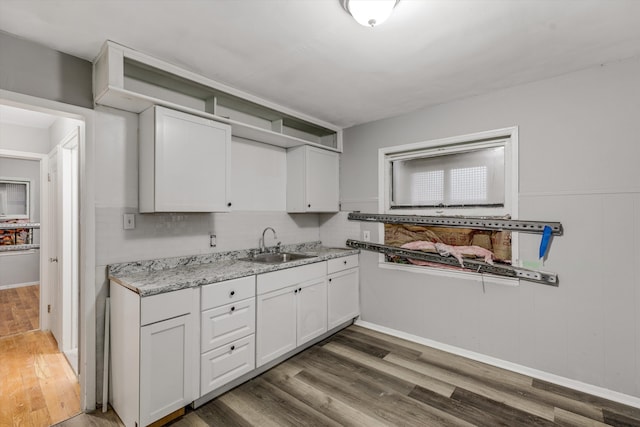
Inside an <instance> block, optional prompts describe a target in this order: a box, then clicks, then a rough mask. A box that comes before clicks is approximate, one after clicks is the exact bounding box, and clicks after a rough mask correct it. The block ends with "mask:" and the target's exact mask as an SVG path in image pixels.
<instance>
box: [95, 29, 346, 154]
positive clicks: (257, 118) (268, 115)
mask: <svg viewBox="0 0 640 427" xmlns="http://www.w3.org/2000/svg"><path fill="white" fill-rule="evenodd" d="M93 76H94V77H93V78H94V83H93V85H94V94H95V99H94V101H95V103H96V104H101V105H106V106H110V107H114V108H118V109H121V110H126V111H131V112H134V113H141V112H143V111H145V110H147V109H148V108H150V107H152V106H153V105H162V106H165V107H168V108H171V109H176V110H181V111H183V112H186V113H189V114H193V115H197V116H200V117H203V118H206V119H210V120H215V121H218V122H221V123H226V124H228V125H230V126H231V132H232V135H233V136H236V137H240V138H245V139H250V140H253V141H258V142H262V143H265V144H270V145H275V146H278V147H283V148H291V147H297V146H301V145H311V146H315V147H319V148H323V149H325V150H330V151H336V152H341V151H342V130H341V129H340V128H338V127H336V126H334V125H331V124H329V123H325V122H322V121H320V120H316V119H314V118H312V117H309V116H306V115H304V114H301V113H297V112H295V111H292V110H290V109H288V108H286V107H282V106H279V105H277V104H274V103H271V102H269V101H266V100H263V99H261V98H258V97H255V96H253V95H250V94H247V93H244V92H241V91H238V90H236V89H234V88H231V87H228V86H226V85H222V84H220V83H218V82H215V81H213V80H210V79H207V78H205V77H203V76H200V75H198V74H195V73H193V72H190V71H188V70H184V69H182V68H179V67H177V66H174V65H172V64H169V63H167V62H164V61H161V60H158V59H156V58H153V57H151V56H148V55H145V54H142V53H140V52H137V51H135V50H133V49H129V48H126V47H124V46H121V45H118V44H117V43H114V42H110V41H108V42H106V43H105V45H104V46H103V48H102V50H101V52H100V54H99V56H98V57H97V59H96V60H95V61H94V73H93Z"/></svg>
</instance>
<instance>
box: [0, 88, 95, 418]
mask: <svg viewBox="0 0 640 427" xmlns="http://www.w3.org/2000/svg"><path fill="white" fill-rule="evenodd" d="M0 104H5V105H10V106H14V107H18V108H23V109H27V110H34V111H40V112H44V113H48V114H53V115H56V116H59V117H67V118H71V119H76V120H80V121H82V122H83V124H82V125H81V126H80V135H79V141H78V172H79V179H78V181H79V182H78V183H79V191H78V193H79V210H80V213H79V216H78V217H79V221H80V224H79V237H80V243H79V266H80V271H79V287H80V298H79V315H80V322H79V323H80V324H79V333H78V353H79V361H78V369H79V377H78V381H79V383H80V408H81V409H82V411H84V412H87V411H91V410H94V409H95V408H96V267H95V262H96V258H95V253H96V250H95V244H96V241H95V206H94V204H95V203H94V200H95V187H94V164H95V162H94V152H95V142H94V127H95V119H94V111H93V110H90V109H88V108H84V107H78V106H75V105H70V104H64V103H61V102H57V101H52V100H48V99H43V98H38V97H34V96H30V95H25V94H21V93H17V92H11V91H7V90H2V89H0ZM6 151H9V150H6ZM28 154H33V153H28ZM40 165H41V166H40V168H41V169H40V170H41V180H42V179H43V178H44V179H45V185H46V174H47V171H48V164H47V165H46V166H47V167H46V169H45V170H44V172H42V171H43V169H42V168H43V167H44V166H43V162H41V163H40ZM45 188H46V187H45ZM41 193H42V192H41ZM41 197H42V196H41ZM41 206H42V207H47V206H48V201H46V200H45V203H42V204H41ZM45 218H47V215H41V219H45ZM41 222H42V221H41ZM41 234H44V233H41ZM41 237H42V236H41ZM41 246H43V247H44V245H43V244H42V242H41ZM43 260H48V257H47V254H46V253H42V252H41V256H40V262H41V264H40V270H41V273H42V262H43ZM41 299H42V298H41Z"/></svg>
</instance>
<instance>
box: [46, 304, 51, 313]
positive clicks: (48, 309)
mask: <svg viewBox="0 0 640 427" xmlns="http://www.w3.org/2000/svg"><path fill="white" fill-rule="evenodd" d="M47 313H51V304H47Z"/></svg>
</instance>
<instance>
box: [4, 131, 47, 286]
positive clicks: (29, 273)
mask: <svg viewBox="0 0 640 427" xmlns="http://www.w3.org/2000/svg"><path fill="white" fill-rule="evenodd" d="M2 139H4V136H3V138H2ZM2 139H0V140H2ZM0 177H5V178H26V179H28V180H29V181H31V185H30V190H29V192H30V197H29V198H30V211H31V212H30V220H31V221H33V222H40V162H39V161H36V160H23V159H8V158H3V157H0ZM39 242H40V230H34V243H39ZM39 263H40V254H39V251H27V252H3V253H0V288H2V287H3V286H11V285H21V284H33V283H38V282H39V281H40V264H39Z"/></svg>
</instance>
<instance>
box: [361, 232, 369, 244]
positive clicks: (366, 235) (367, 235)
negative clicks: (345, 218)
mask: <svg viewBox="0 0 640 427" xmlns="http://www.w3.org/2000/svg"><path fill="white" fill-rule="evenodd" d="M362 240H364V241H365V242H370V241H371V231H369V230H363V231H362Z"/></svg>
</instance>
